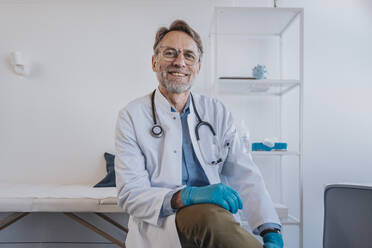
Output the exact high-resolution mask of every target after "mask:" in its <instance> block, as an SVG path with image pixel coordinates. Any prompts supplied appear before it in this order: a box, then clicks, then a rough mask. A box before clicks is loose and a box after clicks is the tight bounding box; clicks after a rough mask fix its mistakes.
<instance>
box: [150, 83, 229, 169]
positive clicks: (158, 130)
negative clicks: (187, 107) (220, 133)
mask: <svg viewBox="0 0 372 248" xmlns="http://www.w3.org/2000/svg"><path fill="white" fill-rule="evenodd" d="M155 92H156V90H154V92H152V96H151V108H152V119H153V122H154V124H153V126H152V128H151V135H152V136H153V137H155V138H160V137H162V136H163V135H164V131H163V128H162V127H161V126H160V124H158V123H157V120H156V110H155ZM190 96H191V103H192V106H193V108H194V111H195V114H196V117H197V118H198V124H197V125H196V127H195V136H196V141H197V142H198V145H199V149H200V153H201V155H202V157H203V160H204V161H205V162H206V163H207V164H209V165H217V164H219V163H221V162H222V156H221V149H220V145H219V142H218V140H217V136H216V132H215V131H214V129H213V126H212V125H211V124H210V123H209V122H207V121H203V120H202V119H201V118H200V115H199V113H198V110H197V109H196V106H195V102H194V97H193V96H192V93H191V92H190ZM203 125H205V126H207V127H208V128H209V130H210V131H211V132H212V134H213V139H214V142H213V144H212V147H215V148H216V149H215V151H216V152H217V153H218V154H216V155H217V156H216V157H217V159H209V160H207V159H206V156H205V154H204V152H203V149H201V145H200V136H199V128H200V127H201V126H203Z"/></svg>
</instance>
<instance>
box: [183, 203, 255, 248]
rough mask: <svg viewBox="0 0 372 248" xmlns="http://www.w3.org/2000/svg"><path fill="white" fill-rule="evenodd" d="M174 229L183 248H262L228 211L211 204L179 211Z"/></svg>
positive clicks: (192, 206) (198, 205) (193, 206)
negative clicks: (175, 228)
mask: <svg viewBox="0 0 372 248" xmlns="http://www.w3.org/2000/svg"><path fill="white" fill-rule="evenodd" d="M176 226H177V231H178V237H179V239H180V241H181V244H182V247H183V248H262V245H261V244H260V243H259V242H258V241H257V239H256V238H254V237H253V236H252V235H251V234H250V233H248V232H247V231H246V230H244V229H243V228H242V227H241V226H240V224H239V223H238V222H236V221H235V219H234V217H233V215H232V214H231V213H230V212H229V211H227V210H225V209H224V208H222V207H220V206H217V205H214V204H196V205H191V206H188V207H184V208H182V209H180V210H179V211H178V212H177V214H176Z"/></svg>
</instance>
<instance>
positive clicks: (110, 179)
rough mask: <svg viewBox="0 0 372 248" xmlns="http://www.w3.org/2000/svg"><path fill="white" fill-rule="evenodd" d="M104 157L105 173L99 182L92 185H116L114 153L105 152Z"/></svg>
mask: <svg viewBox="0 0 372 248" xmlns="http://www.w3.org/2000/svg"><path fill="white" fill-rule="evenodd" d="M104 157H105V160H106V171H107V175H106V176H105V177H104V178H103V179H102V180H101V181H100V182H99V183H97V184H96V185H94V187H116V182H115V168H114V160H115V155H113V154H110V153H107V152H105V154H104Z"/></svg>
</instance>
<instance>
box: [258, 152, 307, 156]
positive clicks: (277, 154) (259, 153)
mask: <svg viewBox="0 0 372 248" xmlns="http://www.w3.org/2000/svg"><path fill="white" fill-rule="evenodd" d="M252 155H254V156H300V153H298V152H294V151H252Z"/></svg>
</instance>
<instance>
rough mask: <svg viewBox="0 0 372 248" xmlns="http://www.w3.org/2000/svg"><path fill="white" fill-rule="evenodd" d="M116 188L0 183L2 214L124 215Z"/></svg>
mask: <svg viewBox="0 0 372 248" xmlns="http://www.w3.org/2000/svg"><path fill="white" fill-rule="evenodd" d="M116 197H117V191H116V188H114V187H110V188H93V187H92V185H60V184H13V183H6V182H0V212H101V213H110V212H112V213H118V212H124V211H123V209H121V208H120V207H119V206H118V205H117V198H116Z"/></svg>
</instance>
